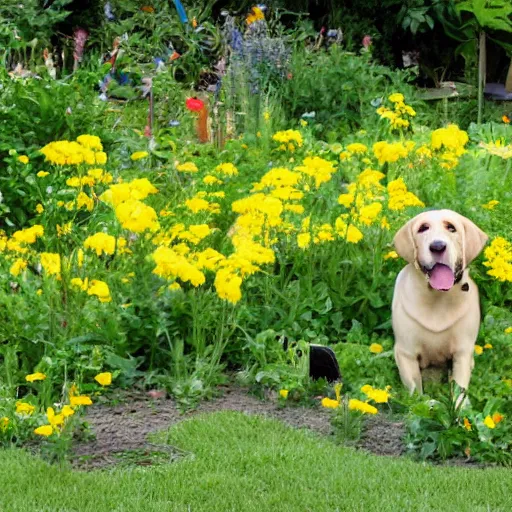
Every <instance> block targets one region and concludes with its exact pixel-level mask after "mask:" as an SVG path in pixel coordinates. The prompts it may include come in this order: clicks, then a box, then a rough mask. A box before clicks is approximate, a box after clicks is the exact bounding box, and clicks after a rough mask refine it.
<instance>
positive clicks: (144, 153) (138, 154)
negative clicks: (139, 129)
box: [130, 151, 149, 161]
mask: <svg viewBox="0 0 512 512" xmlns="http://www.w3.org/2000/svg"><path fill="white" fill-rule="evenodd" d="M148 155H149V153H148V152H147V151H136V152H135V153H132V155H131V156H130V158H131V159H132V160H133V161H136V160H141V159H142V158H146V157H147V156H148Z"/></svg>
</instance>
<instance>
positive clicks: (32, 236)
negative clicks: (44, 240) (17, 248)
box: [12, 224, 44, 244]
mask: <svg viewBox="0 0 512 512" xmlns="http://www.w3.org/2000/svg"><path fill="white" fill-rule="evenodd" d="M43 234H44V228H43V226H40V225H39V224H36V225H34V226H32V227H30V228H25V229H21V230H19V231H16V232H15V233H14V234H13V235H12V238H13V239H14V240H15V241H16V242H20V243H25V244H33V243H34V242H35V241H36V240H37V238H39V237H41V236H43Z"/></svg>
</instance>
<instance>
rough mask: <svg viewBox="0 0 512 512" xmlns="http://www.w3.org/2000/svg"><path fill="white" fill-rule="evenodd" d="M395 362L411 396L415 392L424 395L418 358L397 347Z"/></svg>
mask: <svg viewBox="0 0 512 512" xmlns="http://www.w3.org/2000/svg"><path fill="white" fill-rule="evenodd" d="M395 361H396V365H397V366H398V371H399V372H400V378H401V379H402V382H403V384H404V386H405V387H406V388H407V389H408V390H409V392H410V393H411V395H412V394H413V393H414V391H417V392H418V393H420V394H421V393H423V383H422V381H421V370H420V364H419V362H418V358H417V357H415V356H413V355H411V354H408V353H406V352H404V351H403V350H400V348H398V345H395Z"/></svg>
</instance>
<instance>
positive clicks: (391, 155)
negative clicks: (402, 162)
mask: <svg viewBox="0 0 512 512" xmlns="http://www.w3.org/2000/svg"><path fill="white" fill-rule="evenodd" d="M373 154H374V155H375V156H376V157H377V159H378V160H379V164H380V165H384V164H385V163H393V162H397V161H398V160H399V159H400V158H405V157H406V156H407V155H408V154H409V151H408V150H407V147H406V146H404V145H403V144H402V143H401V142H386V141H380V142H376V143H375V144H374V145H373Z"/></svg>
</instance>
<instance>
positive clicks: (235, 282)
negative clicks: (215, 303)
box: [214, 268, 242, 304]
mask: <svg viewBox="0 0 512 512" xmlns="http://www.w3.org/2000/svg"><path fill="white" fill-rule="evenodd" d="M241 285H242V278H241V277H240V276H238V275H237V274H235V273H234V272H233V271H232V270H231V269H229V268H221V269H219V270H217V273H216V275H215V281H214V286H215V290H216V291H217V295H218V296H219V297H220V298H221V299H224V300H227V301H228V302H231V304H236V303H237V302H238V301H239V300H240V299H241V298H242V292H241V290H240V286H241Z"/></svg>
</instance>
